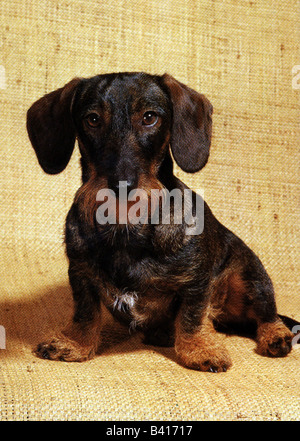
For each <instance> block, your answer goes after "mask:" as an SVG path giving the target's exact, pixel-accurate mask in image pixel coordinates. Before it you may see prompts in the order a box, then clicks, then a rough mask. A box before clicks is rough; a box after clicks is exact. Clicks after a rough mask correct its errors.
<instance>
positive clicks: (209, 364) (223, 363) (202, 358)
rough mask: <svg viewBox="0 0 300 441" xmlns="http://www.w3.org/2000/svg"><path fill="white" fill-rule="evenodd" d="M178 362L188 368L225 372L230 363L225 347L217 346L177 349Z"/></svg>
mask: <svg viewBox="0 0 300 441" xmlns="http://www.w3.org/2000/svg"><path fill="white" fill-rule="evenodd" d="M176 352H177V355H178V360H179V363H180V364H182V365H183V366H185V367H188V368H190V369H196V370H200V371H205V372H215V373H217V372H226V371H227V370H228V369H229V368H230V366H231V365H232V362H231V359H230V355H229V353H228V351H227V349H225V348H222V347H219V346H213V345H212V346H209V347H202V346H199V347H193V348H190V347H189V346H188V345H187V346H185V347H184V348H181V349H180V350H177V351H176Z"/></svg>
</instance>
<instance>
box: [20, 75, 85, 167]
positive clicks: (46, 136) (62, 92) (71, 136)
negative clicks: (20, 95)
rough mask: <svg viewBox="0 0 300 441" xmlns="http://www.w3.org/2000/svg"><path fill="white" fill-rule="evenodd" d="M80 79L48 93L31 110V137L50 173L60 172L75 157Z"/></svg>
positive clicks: (28, 118) (41, 160) (29, 117)
mask: <svg viewBox="0 0 300 441" xmlns="http://www.w3.org/2000/svg"><path fill="white" fill-rule="evenodd" d="M80 81H81V80H80V79H79V78H74V79H73V80H72V81H70V82H69V83H67V84H66V85H65V86H64V87H62V88H60V89H57V90H55V91H54V92H51V93H48V94H47V95H45V96H43V97H42V98H40V99H39V100H38V101H36V102H35V103H34V104H32V106H31V107H30V109H29V110H28V112H27V131H28V135H29V139H30V141H31V144H32V146H33V148H34V150H35V153H36V155H37V158H38V161H39V163H40V165H41V167H42V169H43V170H44V171H45V172H46V173H49V174H56V173H60V172H61V171H63V170H64V168H65V167H66V166H67V164H68V162H69V160H70V158H71V155H72V152H73V149H74V144H75V128H74V124H73V121H72V117H71V105H72V100H73V97H74V93H75V90H76V88H77V86H78V84H79V83H80Z"/></svg>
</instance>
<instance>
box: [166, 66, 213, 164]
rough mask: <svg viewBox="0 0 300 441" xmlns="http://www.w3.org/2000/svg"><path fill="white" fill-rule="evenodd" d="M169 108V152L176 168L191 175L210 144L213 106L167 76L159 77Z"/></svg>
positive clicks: (206, 158)
mask: <svg viewBox="0 0 300 441" xmlns="http://www.w3.org/2000/svg"><path fill="white" fill-rule="evenodd" d="M162 79H163V82H164V84H165V86H167V88H168V91H169V94H170V98H171V101H172V104H173V126H172V134H171V150H172V153H173V156H174V159H175V161H176V162H177V164H178V165H179V167H180V168H181V169H182V170H183V171H185V172H189V173H194V172H196V171H198V170H200V169H201V168H202V167H204V166H205V164H206V162H207V160H208V156H209V148H210V142H211V132H212V119H211V116H212V112H213V106H212V105H211V103H210V102H209V101H208V99H207V98H206V97H205V96H204V95H201V94H200V93H198V92H196V91H195V90H192V89H190V88H189V87H187V86H185V85H184V84H182V83H180V82H179V81H177V80H175V78H173V77H172V76H171V75H168V74H165V75H163V77H162Z"/></svg>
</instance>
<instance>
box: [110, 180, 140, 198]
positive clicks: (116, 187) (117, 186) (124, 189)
mask: <svg viewBox="0 0 300 441" xmlns="http://www.w3.org/2000/svg"><path fill="white" fill-rule="evenodd" d="M109 187H110V188H111V190H113V191H114V192H115V193H116V196H117V197H119V196H121V195H124V194H126V195H128V193H130V191H131V190H133V189H134V188H135V181H134V180H133V179H127V180H124V181H116V180H112V181H111V182H110V184H109Z"/></svg>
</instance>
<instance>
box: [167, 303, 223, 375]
mask: <svg viewBox="0 0 300 441" xmlns="http://www.w3.org/2000/svg"><path fill="white" fill-rule="evenodd" d="M175 351H176V354H177V356H178V361H179V363H180V364H182V365H184V366H186V367H188V368H191V369H197V370H201V371H210V372H225V371H226V370H227V369H228V368H229V367H230V366H231V364H232V363H231V359H230V356H229V353H228V351H227V349H226V348H225V347H224V345H223V338H222V336H220V335H219V334H217V333H216V331H215V329H214V327H213V323H212V320H211V318H210V317H209V306H206V307H203V305H199V304H198V305H197V302H195V300H193V302H190V304H187V302H183V304H182V306H181V309H180V311H179V314H178V316H177V319H176V322H175Z"/></svg>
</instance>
